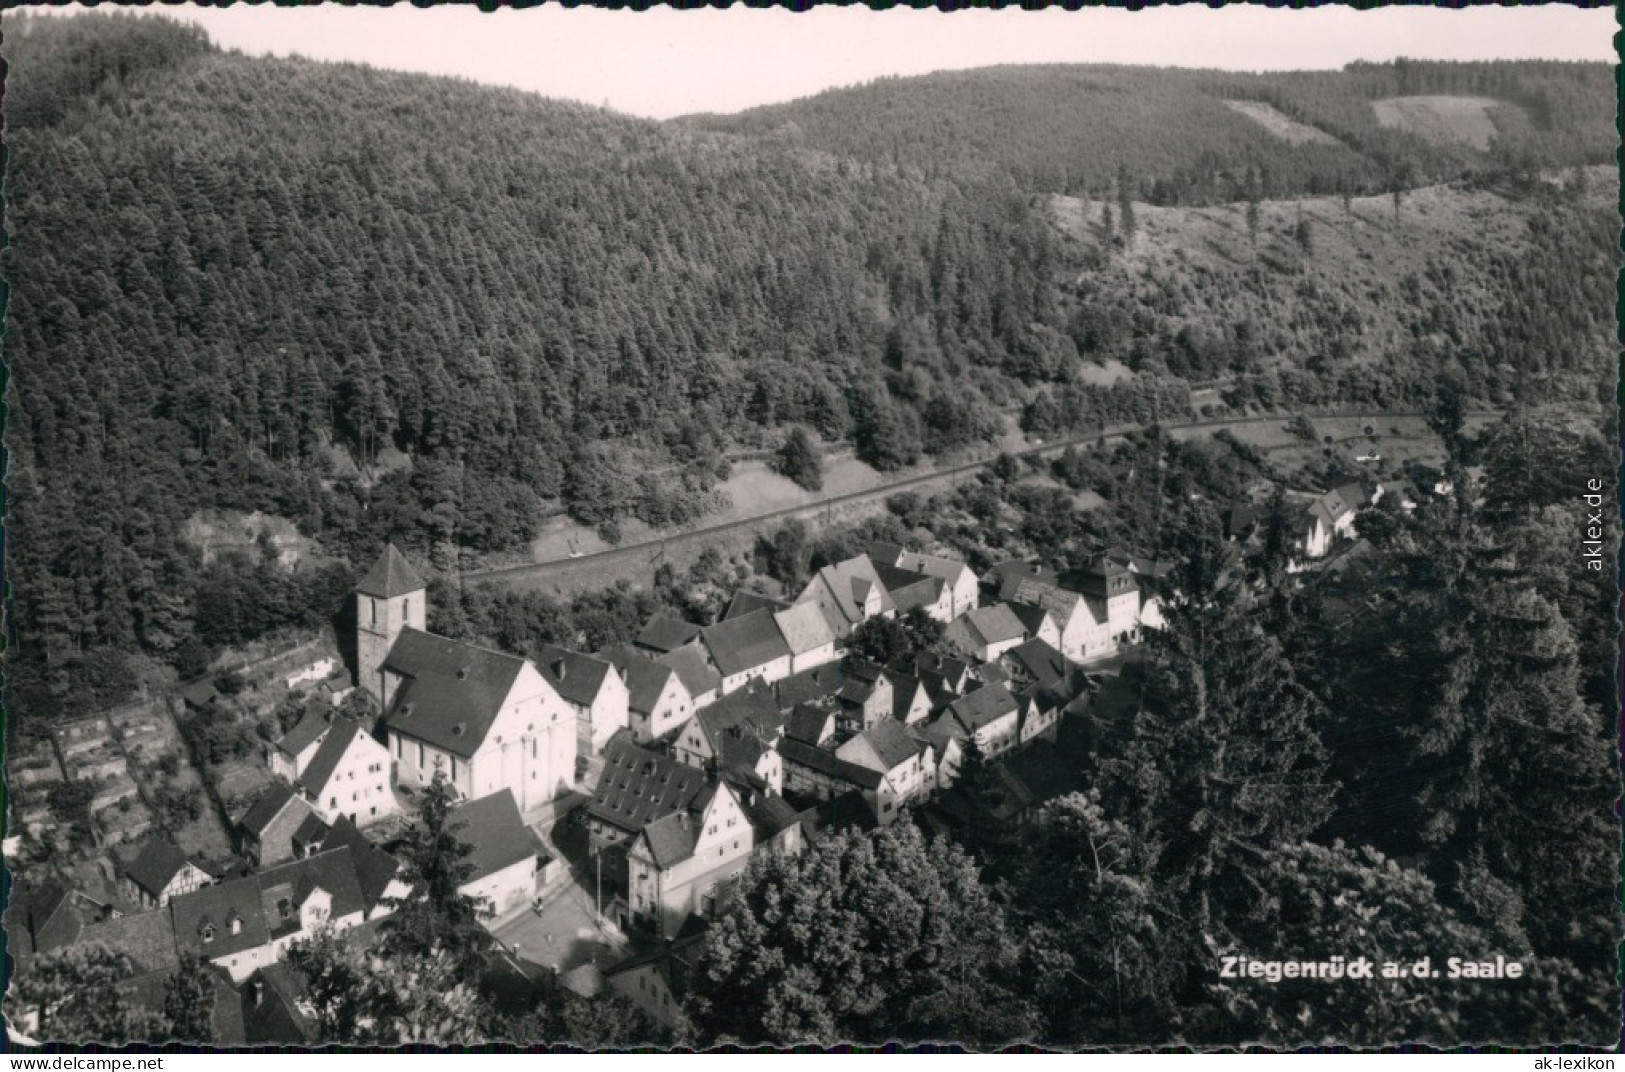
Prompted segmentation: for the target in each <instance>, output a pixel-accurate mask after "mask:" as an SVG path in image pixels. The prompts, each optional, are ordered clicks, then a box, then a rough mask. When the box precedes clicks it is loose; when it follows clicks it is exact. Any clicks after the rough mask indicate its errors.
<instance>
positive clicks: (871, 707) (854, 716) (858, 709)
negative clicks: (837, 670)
mask: <svg viewBox="0 0 1625 1072" xmlns="http://www.w3.org/2000/svg"><path fill="white" fill-rule="evenodd" d="M841 669H842V671H843V675H842V676H843V680H842V682H841V689H840V692H838V693H837V694H836V702H837V704H838V711H839V715H838V717H839V720H840V727H841V729H843V730H845V731H846V732H848V733H861V732H862V731H863V730H866V729H868V728H869V727H870V726H873V725H874V724H875V723H877V722H879V721H881V720H882V719H889V718H891V714H892V706H893V701H894V695H893V692H892V682H891V678H890V676H889V675H887V673H886V668H885V667H883V666H878V665H876V664H874V663H871V662H868V661H867V660H864V659H859V658H856V657H852V658H848V659H847V660H846V661H845V662H844V663H842V664H841Z"/></svg>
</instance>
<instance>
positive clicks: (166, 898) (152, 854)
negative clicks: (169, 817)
mask: <svg viewBox="0 0 1625 1072" xmlns="http://www.w3.org/2000/svg"><path fill="white" fill-rule="evenodd" d="M213 881H214V880H213V878H212V877H211V876H210V875H209V873H208V872H207V871H205V870H203V869H202V868H201V867H199V866H198V865H197V864H195V863H193V862H192V861H191V860H189V859H187V857H186V854H185V853H184V852H182V851H181V850H180V849H178V848H176V847H175V846H174V845H171V844H170V843H169V842H167V841H157V840H154V841H148V842H145V843H143V844H142V846H141V848H140V850H139V851H137V852H136V854H135V856H134V857H132V858H131V859H129V860H127V861H125V862H124V865H123V867H122V868H121V869H120V874H119V893H120V895H122V896H123V897H124V898H125V900H127V901H129V902H130V903H131V904H133V905H137V906H139V907H141V908H162V907H163V906H164V905H167V904H168V903H169V902H170V901H171V900H173V899H174V898H176V897H179V896H180V895H182V894H185V893H190V892H192V891H193V890H196V889H199V888H201V887H203V886H207V885H209V883H211V882H213Z"/></svg>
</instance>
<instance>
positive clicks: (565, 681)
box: [538, 644, 631, 756]
mask: <svg viewBox="0 0 1625 1072" xmlns="http://www.w3.org/2000/svg"><path fill="white" fill-rule="evenodd" d="M539 654H540V664H539V666H538V669H540V670H541V672H542V677H543V678H545V679H546V681H547V683H548V684H549V685H551V686H553V691H554V692H556V693H558V694H559V697H560V698H561V699H563V700H564V702H565V703H566V704H568V705H569V706H570V709H571V710H572V711H574V712H575V716H576V754H577V755H582V756H596V755H598V754H599V753H600V752H602V751H603V750H604V742H606V741H608V740H609V738H610V736H611V735H612V734H614V732H615V731H616V730H619V729H625V728H626V727H627V725H628V723H629V722H630V717H631V714H630V711H631V708H630V704H631V698H630V696H629V695H628V690H627V687H626V681H625V680H624V679H623V678H622V677H621V675H620V673H619V672H618V671H616V669H615V667H614V666H613V665H612V664H611V663H609V662H608V661H607V660H604V659H599V658H595V657H594V656H591V655H583V654H581V653H580V652H575V651H569V650H567V649H565V648H560V647H556V646H554V645H552V644H548V645H545V646H543V648H542V650H541V652H540V653H539Z"/></svg>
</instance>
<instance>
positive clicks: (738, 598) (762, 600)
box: [721, 591, 790, 621]
mask: <svg viewBox="0 0 1625 1072" xmlns="http://www.w3.org/2000/svg"><path fill="white" fill-rule="evenodd" d="M789 606H790V604H789V603H786V602H785V601H784V600H782V599H772V598H770V597H768V596H764V595H761V594H760V593H758V592H745V591H739V592H735V593H734V595H733V598H732V599H730V600H728V607H727V609H726V610H724V611H723V612H722V618H721V620H722V621H727V620H728V619H729V618H743V617H744V616H745V615H747V614H754V613H756V612H757V611H759V610H765V611H767V612H768V613H770V614H776V613H778V612H779V611H781V610H784V609H786V608H788V607H789Z"/></svg>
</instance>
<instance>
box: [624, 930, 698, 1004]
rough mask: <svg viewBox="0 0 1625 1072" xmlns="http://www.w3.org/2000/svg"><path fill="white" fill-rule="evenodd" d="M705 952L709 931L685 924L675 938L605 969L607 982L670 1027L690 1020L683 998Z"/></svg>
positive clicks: (686, 995) (685, 998) (685, 997)
mask: <svg viewBox="0 0 1625 1072" xmlns="http://www.w3.org/2000/svg"><path fill="white" fill-rule="evenodd" d="M704 953H705V931H704V927H703V925H702V926H700V927H685V928H684V929H683V931H681V932H679V934H678V936H677V937H676V938H674V939H673V940H672V941H670V942H668V943H665V944H663V945H660V946H657V947H656V948H654V949H652V950H650V951H649V952H647V953H640V954H638V955H637V956H634V957H628V958H627V959H626V960H623V961H621V962H619V963H618V964H615V965H613V966H611V967H609V968H607V969H605V971H604V982H605V983H607V984H608V985H609V987H610V988H611V989H612V990H614V991H615V992H616V993H617V994H619V995H621V996H622V997H624V998H626V1000H628V1001H630V1002H631V1003H632V1004H633V1005H635V1006H637V1008H638V1010H639V1011H640V1012H642V1013H643V1015H645V1016H647V1017H648V1018H649V1019H650V1020H652V1021H653V1022H655V1023H657V1024H660V1025H661V1026H663V1027H666V1028H668V1029H671V1028H677V1027H679V1026H681V1025H682V1024H684V1023H686V1022H687V1014H686V1013H685V1012H684V1011H683V1002H684V1001H686V1000H687V998H688V992H689V987H690V982H691V980H692V979H693V978H694V975H695V972H696V971H697V970H698V968H699V962H700V957H701V956H702V955H704Z"/></svg>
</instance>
